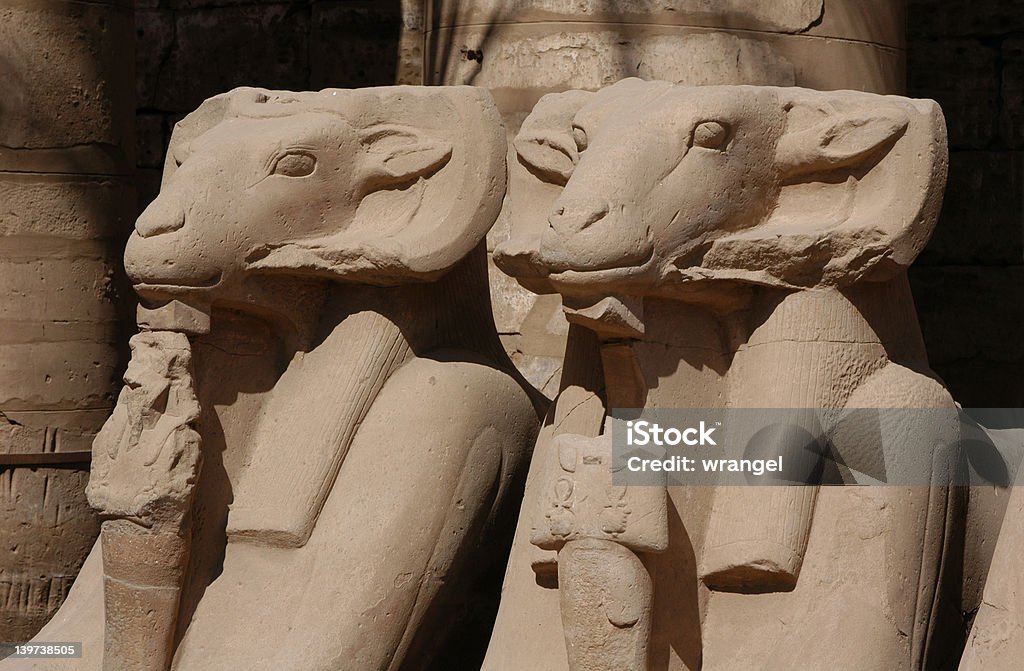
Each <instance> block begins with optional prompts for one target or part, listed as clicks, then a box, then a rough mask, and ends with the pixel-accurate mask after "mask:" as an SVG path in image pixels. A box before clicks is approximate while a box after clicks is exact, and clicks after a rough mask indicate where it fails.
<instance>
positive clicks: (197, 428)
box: [0, 87, 537, 671]
mask: <svg viewBox="0 0 1024 671" xmlns="http://www.w3.org/2000/svg"><path fill="white" fill-rule="evenodd" d="M505 153H506V143H505V134H504V131H503V129H502V126H501V123H500V118H499V117H498V114H497V112H496V111H495V109H494V107H493V104H492V103H491V102H490V99H489V95H488V94H487V93H486V92H485V91H483V90H480V89H472V88H468V87H462V88H417V87H390V88H380V89H362V90H352V91H343V90H325V91H321V92H319V93H288V92H272V91H262V90H255V89H238V90H236V91H233V92H231V93H229V94H225V95H222V96H217V97H216V98H213V99H211V100H209V101H207V102H206V103H204V104H203V105H202V106H201V107H200V108H199V109H198V110H197V111H196V112H194V113H193V114H191V115H189V116H188V117H186V118H185V119H184V120H183V121H181V122H180V123H179V124H178V125H177V127H176V128H175V131H174V135H173V137H172V140H171V146H170V150H169V152H168V162H167V167H166V170H165V174H164V181H163V185H162V188H161V192H160V195H159V197H158V198H157V199H156V200H155V201H154V202H153V203H152V204H151V205H150V206H149V208H148V209H147V210H146V211H145V212H144V213H143V214H142V216H141V217H140V218H139V220H138V222H137V224H136V231H135V234H134V235H133V236H132V237H131V239H130V240H129V242H128V248H127V251H126V254H125V265H126V267H127V269H128V272H129V275H130V277H131V278H132V280H133V281H134V282H135V288H136V291H137V292H138V293H139V295H140V297H141V298H142V300H143V305H142V307H141V308H140V310H139V322H140V326H142V327H143V328H144V329H146V331H145V332H144V333H143V334H141V335H139V336H137V338H136V339H135V340H134V341H133V362H132V365H131V367H130V368H129V371H128V375H127V377H126V382H127V383H128V388H127V389H126V390H125V392H124V393H123V395H122V397H121V399H120V401H119V405H118V410H117V412H115V414H114V416H113V417H112V418H111V419H110V421H109V422H108V424H107V426H106V428H105V429H104V431H103V433H102V434H101V436H100V438H99V440H97V443H96V449H97V451H98V457H97V461H96V464H95V467H94V470H93V473H92V482H91V484H90V489H89V492H90V499H91V500H92V501H93V503H94V504H95V505H97V506H99V507H100V508H101V509H103V510H104V511H105V512H106V513H107V515H109V516H111V517H113V518H114V520H113V521H112V522H107V523H106V525H105V526H104V530H103V543H102V547H97V548H95V549H94V551H93V554H92V556H91V557H90V559H89V560H88V562H87V564H86V567H85V569H84V570H83V573H82V575H81V577H80V578H79V579H78V581H77V582H76V584H75V587H74V589H73V590H72V594H71V596H70V597H69V600H68V602H67V603H66V604H65V606H64V608H62V609H61V611H60V612H59V613H58V614H57V616H56V617H55V619H54V620H53V621H52V622H51V623H50V624H49V625H48V626H47V627H46V628H45V629H44V630H43V631H42V632H41V633H40V635H39V636H40V640H42V639H46V640H61V641H84V642H85V657H84V659H82V660H73V662H72V663H69V665H68V666H66V667H65V666H61V664H62V662H55V661H50V662H46V663H44V662H39V663H38V664H36V665H35V666H31V665H30V667H29V668H40V669H41V668H46V669H54V668H74V669H76V670H78V669H100V668H103V669H104V671H143V670H150V669H152V670H157V669H159V670H161V671H163V670H164V669H166V668H173V669H180V670H186V669H195V670H200V669H201V670H203V671H208V670H211V669H224V670H227V669H241V668H244V669H252V670H257V669H266V670H270V669H275V670H276V669H287V668H294V669H308V670H310V671H314V670H322V671H329V670H330V671H333V670H336V669H338V668H359V669H377V668H398V667H399V666H401V665H403V663H404V661H405V660H409V662H408V663H409V664H412V663H414V662H415V664H427V663H429V661H430V660H431V658H432V656H433V655H434V654H435V652H436V651H437V650H438V649H439V648H441V647H442V646H443V645H444V643H445V636H446V634H447V632H448V630H449V629H450V628H451V627H452V625H453V624H455V623H456V622H457V616H458V614H459V611H460V609H461V608H462V607H463V603H464V601H465V600H471V597H472V595H473V594H474V590H476V589H477V587H476V584H477V576H478V575H480V574H481V572H482V571H483V570H484V569H486V568H488V567H489V566H491V565H493V562H494V561H503V560H504V558H505V552H507V544H508V540H509V538H510V535H511V529H512V526H513V525H514V517H515V507H516V506H517V504H518V501H519V498H520V493H521V489H522V482H523V480H524V479H525V468H526V463H527V460H528V455H529V452H530V447H531V446H532V444H533V441H534V437H535V433H536V425H537V411H536V410H535V406H534V403H533V401H532V399H531V395H530V394H529V393H527V391H526V390H525V387H524V385H523V384H521V382H520V381H519V378H517V377H516V375H515V373H514V368H513V367H512V365H511V363H510V362H509V361H508V359H507V357H506V356H505V355H504V352H503V351H502V349H501V345H500V343H499V341H498V338H497V334H496V333H495V330H494V326H493V322H492V318H491V313H490V308H489V302H488V294H487V280H486V274H485V273H486V265H485V258H484V253H485V250H484V245H483V240H484V236H485V234H486V233H487V231H488V229H489V228H490V226H491V225H492V224H493V222H494V219H495V217H496V216H497V213H498V210H499V208H500V206H501V201H502V198H503V196H504V193H505V174H506V169H505V162H504V157H505ZM185 334H187V338H186V335H185ZM190 360H191V369H190V367H189V361H190ZM190 370H192V371H194V378H193V374H192V373H190ZM193 390H194V394H195V397H194V398H193V396H192V394H193ZM200 452H201V455H200ZM200 456H201V458H200ZM200 462H201V468H200ZM197 469H199V470H198V473H199V475H198V477H195V474H196V472H197ZM509 504H512V505H511V506H510V505H509ZM503 538H504V539H505V540H504V542H503V540H502V539H503ZM104 579H105V584H106V612H105V617H104ZM104 621H105V632H104ZM104 635H105V636H106V644H107V645H106V647H107V654H106V657H105V659H102V660H101V655H100V651H101V650H102V649H103V647H104V646H103V644H102V643H101V642H102V641H103V639H104ZM142 639H145V640H142ZM481 652H482V651H481ZM0 668H2V669H4V670H5V671H6V670H7V669H8V668H13V667H10V666H9V665H7V666H5V665H4V664H2V663H0ZM17 668H19V669H21V668H24V667H23V666H22V667H17ZM402 668H406V667H404V666H403V667H402Z"/></svg>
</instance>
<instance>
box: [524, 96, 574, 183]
mask: <svg viewBox="0 0 1024 671" xmlns="http://www.w3.org/2000/svg"><path fill="white" fill-rule="evenodd" d="M593 95H594V94H593V93H592V92H589V91H566V92H565V93H555V94H550V95H546V96H544V97H543V98H541V99H540V101H539V102H538V103H537V106H536V107H534V108H533V111H532V112H530V115H529V116H528V117H526V120H525V121H523V126H522V128H520V130H519V134H518V135H517V136H516V139H515V140H514V141H513V143H512V144H513V146H514V147H515V150H516V157H517V159H518V161H519V164H520V165H522V166H524V167H525V168H526V169H527V170H529V171H530V173H532V174H533V175H534V176H535V177H537V178H538V179H540V180H541V181H543V182H548V183H550V184H557V185H558V186H565V184H566V182H568V181H569V177H570V176H571V175H572V171H573V169H574V168H575V167H576V164H577V163H578V162H579V159H580V154H579V147H578V146H577V143H576V139H575V138H574V137H573V119H574V118H575V117H576V113H577V112H579V111H580V109H581V108H582V107H583V106H584V105H585V104H587V101H589V100H590V99H591V98H592V97H593Z"/></svg>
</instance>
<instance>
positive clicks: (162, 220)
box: [135, 207, 185, 238]
mask: <svg viewBox="0 0 1024 671" xmlns="http://www.w3.org/2000/svg"><path fill="white" fill-rule="evenodd" d="M151 210H152V211H151ZM184 225H185V212H184V211H182V210H177V211H175V212H170V213H168V212H166V211H160V210H153V208H152V207H148V208H146V211H145V212H143V213H142V215H141V216H140V217H139V218H138V220H137V221H136V222H135V230H136V231H137V232H138V234H139V236H140V237H143V238H151V237H153V236H155V235H161V234H163V233H173V232H174V231H177V230H178V229H180V228H181V227H182V226H184Z"/></svg>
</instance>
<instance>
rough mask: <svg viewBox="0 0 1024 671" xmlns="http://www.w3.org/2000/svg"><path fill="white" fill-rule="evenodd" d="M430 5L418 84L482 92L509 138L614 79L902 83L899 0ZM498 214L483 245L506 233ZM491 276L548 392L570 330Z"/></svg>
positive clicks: (539, 302)
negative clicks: (571, 97) (536, 114)
mask: <svg viewBox="0 0 1024 671" xmlns="http://www.w3.org/2000/svg"><path fill="white" fill-rule="evenodd" d="M429 9H430V11H429V15H428V17H427V24H426V25H427V47H426V51H427V53H426V58H425V61H426V62H425V68H426V70H425V79H426V82H427V83H430V84H473V85H476V86H486V87H488V88H490V89H491V91H492V92H493V93H494V96H495V99H496V101H497V103H498V107H499V109H500V110H501V112H502V114H503V115H504V117H505V122H506V124H507V126H508V131H509V133H510V134H512V135H514V134H515V133H516V131H517V130H518V128H519V126H520V124H521V123H522V121H523V119H524V118H525V117H526V115H527V114H528V113H529V112H530V110H531V109H532V108H533V106H534V104H535V103H536V102H537V100H538V99H539V98H540V97H541V96H542V95H544V94H545V93H551V92H555V91H564V90H567V89H589V90H596V89H598V88H601V87H602V86H606V85H608V84H611V83H613V82H616V81H618V80H619V79H622V78H625V77H640V78H642V79H664V80H668V81H672V82H677V83H681V84H690V85H705V84H757V85H779V86H793V85H796V86H803V87H806V88H813V89H821V90H834V89H854V90H861V91H870V92H874V93H891V94H898V93H903V91H904V88H905V76H904V62H905V54H904V23H905V14H906V9H905V1H904V0H772V1H771V2H750V0H710V1H709V0H658V1H655V0H474V2H462V1H460V0H432V2H431V3H430V8H429ZM513 160H514V159H513ZM507 220H508V217H507V216H504V217H503V218H502V219H500V220H499V223H498V224H497V225H496V226H495V227H494V229H492V231H491V235H490V237H489V238H488V241H489V249H491V250H493V248H494V246H495V245H496V244H497V243H499V242H501V241H502V240H504V239H505V238H507V236H508V225H507ZM503 222H505V223H504V225H503ZM490 281H491V293H492V299H493V301H494V314H495V319H496V320H497V323H498V330H499V332H500V333H501V334H502V339H503V341H504V343H505V346H506V349H507V350H508V351H509V353H510V355H511V356H512V358H513V360H514V361H515V362H516V364H517V365H518V366H519V367H520V368H521V369H522V370H523V372H524V373H525V374H526V376H527V377H528V378H529V379H530V381H531V382H532V383H533V384H534V385H536V386H537V387H539V388H540V389H542V390H543V391H544V392H545V393H546V394H547V395H549V396H552V395H553V394H554V392H555V391H556V390H557V385H558V379H559V370H560V366H561V357H562V352H563V350H564V344H565V333H566V328H567V327H566V324H565V320H564V319H563V317H562V316H561V311H560V310H559V309H558V307H559V299H558V297H557V296H539V297H538V296H533V295H531V294H529V293H527V292H526V291H524V290H523V289H521V288H520V287H519V286H518V285H517V284H516V283H515V282H514V281H513V280H512V279H510V278H508V277H506V276H505V275H503V274H502V273H501V272H500V271H498V270H496V269H495V268H493V266H492V268H491V279H490Z"/></svg>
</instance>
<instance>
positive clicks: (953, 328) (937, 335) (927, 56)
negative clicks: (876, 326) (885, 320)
mask: <svg viewBox="0 0 1024 671" xmlns="http://www.w3.org/2000/svg"><path fill="white" fill-rule="evenodd" d="M907 86H908V92H909V95H911V96H915V97H928V98H934V99H935V100H937V101H938V102H939V104H941V105H942V109H943V111H944V112H945V114H946V123H947V126H948V128H949V148H950V165H949V182H948V185H947V187H946V197H945V204H944V206H943V208H942V216H941V217H940V219H939V225H938V227H937V228H936V230H935V234H934V235H933V236H932V240H931V242H930V244H929V245H928V249H927V250H926V251H925V253H924V254H922V255H921V257H920V259H919V260H918V261H917V263H916V264H915V265H914V267H913V268H911V271H910V277H911V282H912V283H913V287H914V298H915V300H916V301H917V309H918V314H919V316H920V319H921V327H922V330H923V331H924V336H925V342H926V344H927V346H928V355H929V358H930V360H931V364H932V367H933V368H934V369H935V370H936V371H937V372H938V373H939V375H941V376H942V377H943V379H944V380H945V381H946V383H947V384H948V385H949V388H950V389H951V390H952V392H953V397H954V398H955V399H956V400H957V401H959V402H960V403H961V404H963V405H964V407H1021V406H1024V1H1022V0H910V2H909V25H908V44H907Z"/></svg>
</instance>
